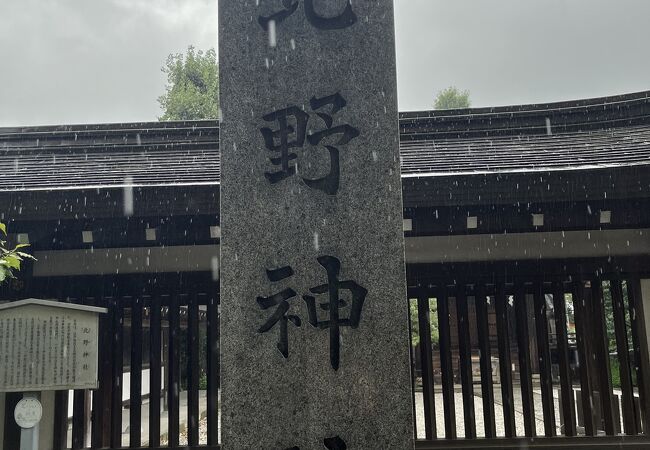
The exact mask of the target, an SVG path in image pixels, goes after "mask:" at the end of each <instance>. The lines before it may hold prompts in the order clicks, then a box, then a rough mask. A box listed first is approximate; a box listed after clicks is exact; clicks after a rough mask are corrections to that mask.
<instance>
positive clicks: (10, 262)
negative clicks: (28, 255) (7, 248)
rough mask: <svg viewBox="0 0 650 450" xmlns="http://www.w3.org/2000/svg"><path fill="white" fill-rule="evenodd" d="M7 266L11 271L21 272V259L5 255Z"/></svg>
mask: <svg viewBox="0 0 650 450" xmlns="http://www.w3.org/2000/svg"><path fill="white" fill-rule="evenodd" d="M4 261H5V265H6V266H7V267H9V268H10V269H16V270H20V261H21V258H20V257H19V256H16V255H5V257H4Z"/></svg>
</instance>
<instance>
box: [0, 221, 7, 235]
mask: <svg viewBox="0 0 650 450" xmlns="http://www.w3.org/2000/svg"><path fill="white" fill-rule="evenodd" d="M0 231H2V234H4V235H5V236H6V235H7V225H5V224H4V223H2V222H0Z"/></svg>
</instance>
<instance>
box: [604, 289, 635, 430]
mask: <svg viewBox="0 0 650 450" xmlns="http://www.w3.org/2000/svg"><path fill="white" fill-rule="evenodd" d="M610 292H611V294H612V312H613V315H614V332H615V333H616V350H617V353H618V363H619V367H620V379H621V392H622V398H621V405H622V409H623V427H624V431H625V434H628V435H633V434H636V433H637V428H636V424H637V417H636V408H635V407H634V384H633V383H632V365H631V363H630V348H629V345H628V341H627V338H628V333H627V325H626V323H625V303H624V300H623V286H622V283H621V280H620V278H615V279H613V280H611V281H610Z"/></svg>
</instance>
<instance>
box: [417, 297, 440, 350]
mask: <svg viewBox="0 0 650 450" xmlns="http://www.w3.org/2000/svg"><path fill="white" fill-rule="evenodd" d="M409 312H410V314H411V345H412V346H413V347H416V346H417V345H418V344H419V343H420V329H419V327H418V323H419V322H418V303H417V300H414V299H413V300H409ZM429 324H430V327H431V344H432V345H433V347H434V348H437V347H438V343H439V342H440V332H439V328H438V306H437V303H436V302H435V300H434V301H430V309H429Z"/></svg>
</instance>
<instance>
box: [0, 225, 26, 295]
mask: <svg viewBox="0 0 650 450" xmlns="http://www.w3.org/2000/svg"><path fill="white" fill-rule="evenodd" d="M6 238H7V225H5V224H4V223H2V222H0V285H2V284H3V283H4V282H6V281H7V280H9V279H12V278H15V277H16V274H15V273H16V272H17V271H19V270H20V267H21V265H22V263H23V261H24V260H26V259H34V257H33V256H32V255H30V254H28V253H24V252H22V251H20V249H22V248H25V247H29V245H28V244H18V245H16V246H15V247H14V248H11V247H9V248H7V240H6Z"/></svg>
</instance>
